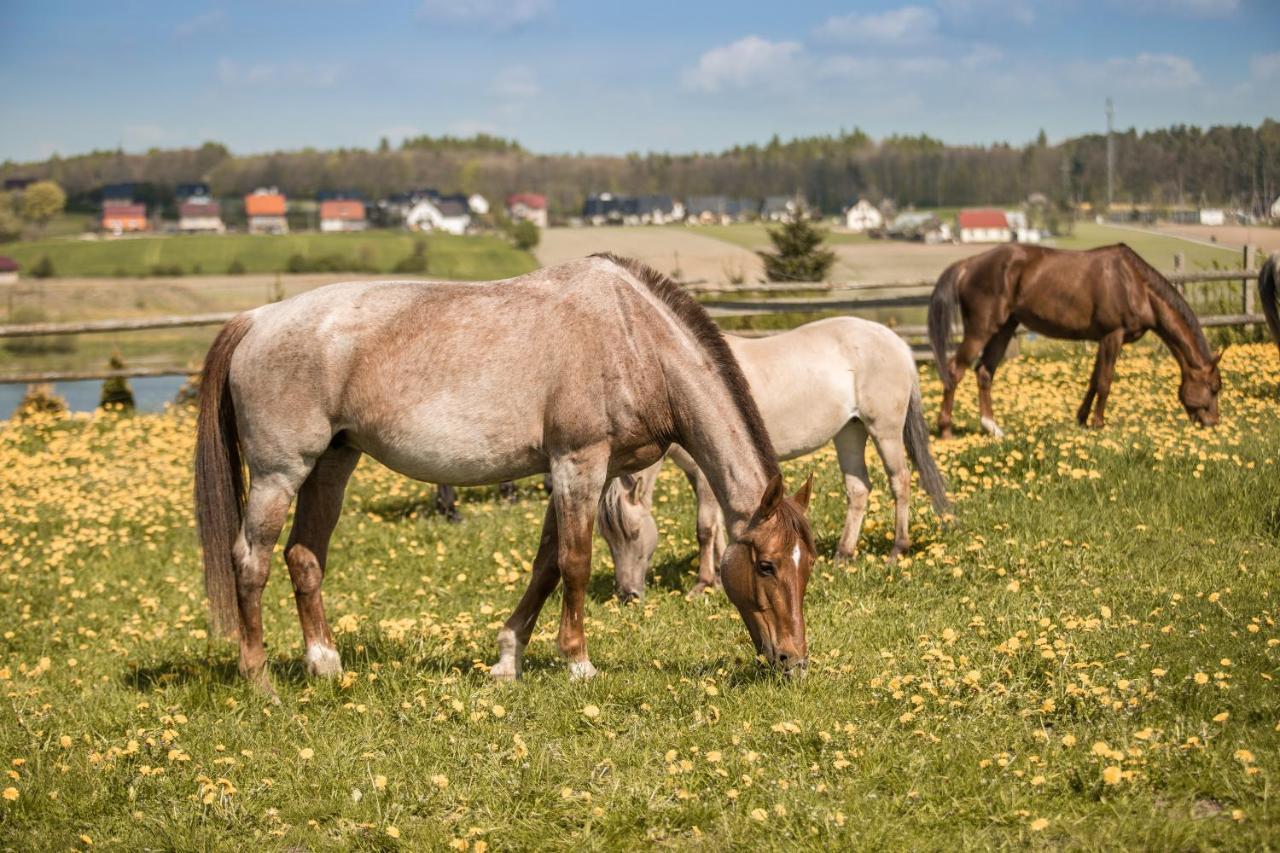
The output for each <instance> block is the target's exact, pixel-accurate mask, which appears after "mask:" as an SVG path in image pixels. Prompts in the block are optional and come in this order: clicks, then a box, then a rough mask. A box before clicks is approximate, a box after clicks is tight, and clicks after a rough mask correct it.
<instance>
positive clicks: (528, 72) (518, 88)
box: [489, 65, 542, 101]
mask: <svg viewBox="0 0 1280 853" xmlns="http://www.w3.org/2000/svg"><path fill="white" fill-rule="evenodd" d="M541 92H542V88H541V87H540V86H539V85H538V77H537V74H536V73H535V72H534V70H533V69H532V68H530V67H528V66H527V65H512V66H510V67H507V68H503V69H502V70H500V71H499V72H498V73H497V74H496V75H495V76H494V78H493V82H492V83H490V84H489V94H491V95H493V96H495V97H498V98H502V99H504V100H512V101H522V100H527V99H528V98H536V97H537V96H538V95H539V94H540V93H541Z"/></svg>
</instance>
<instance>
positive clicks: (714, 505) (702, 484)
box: [688, 466, 723, 598]
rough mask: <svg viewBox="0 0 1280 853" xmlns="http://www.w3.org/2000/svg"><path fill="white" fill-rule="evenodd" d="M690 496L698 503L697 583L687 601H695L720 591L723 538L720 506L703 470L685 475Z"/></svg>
mask: <svg viewBox="0 0 1280 853" xmlns="http://www.w3.org/2000/svg"><path fill="white" fill-rule="evenodd" d="M688 476H689V482H690V484H691V485H692V486H693V494H694V497H695V499H696V500H697V502H698V580H697V582H696V583H694V585H693V589H691V590H689V595H688V597H689V598H696V597H698V596H699V595H702V594H703V593H704V592H706V591H707V590H709V589H717V588H719V587H720V561H719V559H718V558H717V555H716V551H717V546H718V545H719V544H720V539H721V537H722V536H723V533H722V532H721V527H720V502H719V501H717V500H716V494H715V492H714V491H713V490H712V488H711V483H710V482H709V481H708V480H707V477H706V475H705V474H703V473H702V469H701V468H698V467H696V466H695V467H694V469H693V471H692V472H688Z"/></svg>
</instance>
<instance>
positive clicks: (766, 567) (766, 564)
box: [756, 560, 778, 577]
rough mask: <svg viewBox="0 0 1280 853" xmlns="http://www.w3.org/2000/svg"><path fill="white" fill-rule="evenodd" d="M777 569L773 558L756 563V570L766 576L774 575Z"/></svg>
mask: <svg viewBox="0 0 1280 853" xmlns="http://www.w3.org/2000/svg"><path fill="white" fill-rule="evenodd" d="M777 570H778V567H777V566H775V565H774V564H773V561H772V560H761V561H760V562H758V563H756V571H757V572H759V573H760V574H762V575H764V576H765V577H773V575H774V573H776V572H777Z"/></svg>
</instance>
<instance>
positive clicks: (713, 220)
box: [685, 195, 757, 225]
mask: <svg viewBox="0 0 1280 853" xmlns="http://www.w3.org/2000/svg"><path fill="white" fill-rule="evenodd" d="M685 209H686V211H687V219H688V221H690V222H694V223H696V224H699V225H731V224H732V223H734V222H745V221H746V220H747V219H748V218H750V216H751V215H752V214H754V213H755V212H756V210H757V208H756V206H755V205H754V204H752V203H750V202H748V201H746V200H744V199H738V198H729V197H728V196H723V195H705V196H694V197H692V198H690V199H689V202H688V204H686V205H685Z"/></svg>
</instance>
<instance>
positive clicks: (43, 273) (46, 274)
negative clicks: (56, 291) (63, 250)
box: [31, 255, 58, 278]
mask: <svg viewBox="0 0 1280 853" xmlns="http://www.w3.org/2000/svg"><path fill="white" fill-rule="evenodd" d="M57 274H58V273H57V270H55V269H54V268H53V261H51V260H49V256H48V255H41V256H40V260H38V261H36V264H35V266H33V267H32V268H31V276H32V277H33V278H53V277H54V276H55V275H57Z"/></svg>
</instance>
